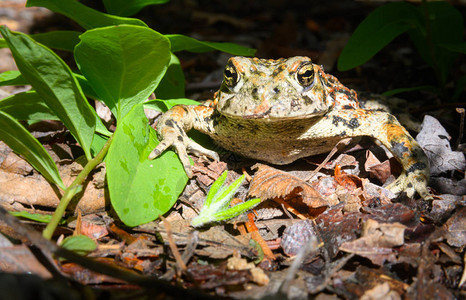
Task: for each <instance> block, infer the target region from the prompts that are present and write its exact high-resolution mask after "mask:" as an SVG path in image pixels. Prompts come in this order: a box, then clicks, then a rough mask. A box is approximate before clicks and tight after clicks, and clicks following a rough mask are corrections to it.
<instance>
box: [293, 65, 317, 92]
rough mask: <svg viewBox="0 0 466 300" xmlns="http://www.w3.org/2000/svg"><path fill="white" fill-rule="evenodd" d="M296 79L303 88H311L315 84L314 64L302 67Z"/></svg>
mask: <svg viewBox="0 0 466 300" xmlns="http://www.w3.org/2000/svg"><path fill="white" fill-rule="evenodd" d="M296 79H297V80H298V83H299V84H300V85H301V86H303V87H309V86H311V85H312V83H313V82H314V67H313V65H312V63H305V64H303V65H301V66H300V67H299V69H298V72H296Z"/></svg>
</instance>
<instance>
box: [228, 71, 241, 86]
mask: <svg viewBox="0 0 466 300" xmlns="http://www.w3.org/2000/svg"><path fill="white" fill-rule="evenodd" d="M225 79H226V81H227V84H228V85H234V84H236V81H237V79H238V74H237V73H236V72H235V70H233V69H231V68H228V69H225Z"/></svg>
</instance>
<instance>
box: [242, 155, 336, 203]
mask: <svg viewBox="0 0 466 300" xmlns="http://www.w3.org/2000/svg"><path fill="white" fill-rule="evenodd" d="M253 168H257V172H256V174H255V175H254V177H253V179H252V181H251V184H250V186H249V196H254V197H259V198H261V199H262V201H264V200H266V199H273V198H282V197H287V196H290V195H297V196H300V197H302V202H303V203H305V204H306V205H307V206H309V207H312V208H317V207H322V206H329V203H328V201H327V200H326V199H324V198H323V197H322V196H321V195H320V194H319V193H317V192H316V190H315V189H313V188H312V187H311V186H310V185H309V184H307V183H306V182H305V181H302V180H301V179H299V178H297V177H295V176H292V175H290V174H288V173H286V172H283V171H280V170H277V169H275V168H272V167H269V166H266V165H263V164H256V165H254V166H253Z"/></svg>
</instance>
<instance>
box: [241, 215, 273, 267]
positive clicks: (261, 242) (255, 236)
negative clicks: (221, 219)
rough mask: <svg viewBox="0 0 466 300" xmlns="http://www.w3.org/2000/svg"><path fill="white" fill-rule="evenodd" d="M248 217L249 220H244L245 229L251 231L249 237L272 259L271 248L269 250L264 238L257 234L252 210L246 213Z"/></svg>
mask: <svg viewBox="0 0 466 300" xmlns="http://www.w3.org/2000/svg"><path fill="white" fill-rule="evenodd" d="M248 219H249V221H248V222H246V224H245V225H246V229H247V230H248V232H250V233H251V238H252V239H253V240H255V241H256V242H257V243H258V244H259V245H260V246H261V248H262V251H263V252H264V255H265V257H267V258H269V259H272V260H274V259H275V255H273V252H272V250H270V248H269V246H268V245H267V243H266V242H265V240H264V239H263V238H262V236H261V235H260V234H259V229H258V228H257V226H256V224H254V214H253V213H252V212H250V213H248Z"/></svg>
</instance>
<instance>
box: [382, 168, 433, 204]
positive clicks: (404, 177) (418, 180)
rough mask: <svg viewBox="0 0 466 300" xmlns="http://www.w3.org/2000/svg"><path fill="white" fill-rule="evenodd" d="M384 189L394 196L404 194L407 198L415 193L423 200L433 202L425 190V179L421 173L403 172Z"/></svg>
mask: <svg viewBox="0 0 466 300" xmlns="http://www.w3.org/2000/svg"><path fill="white" fill-rule="evenodd" d="M386 188H387V189H389V190H390V191H392V192H393V193H394V194H396V195H398V194H400V193H402V192H405V193H406V195H407V196H408V197H413V196H414V193H415V192H417V193H418V194H419V196H421V198H423V199H424V200H433V198H432V195H431V194H430V192H429V190H428V189H427V177H426V176H425V174H422V173H421V172H410V173H406V172H403V173H401V175H400V176H399V177H398V178H397V179H396V180H395V181H394V182H392V183H390V184H389V185H388V186H387V187H386Z"/></svg>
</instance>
